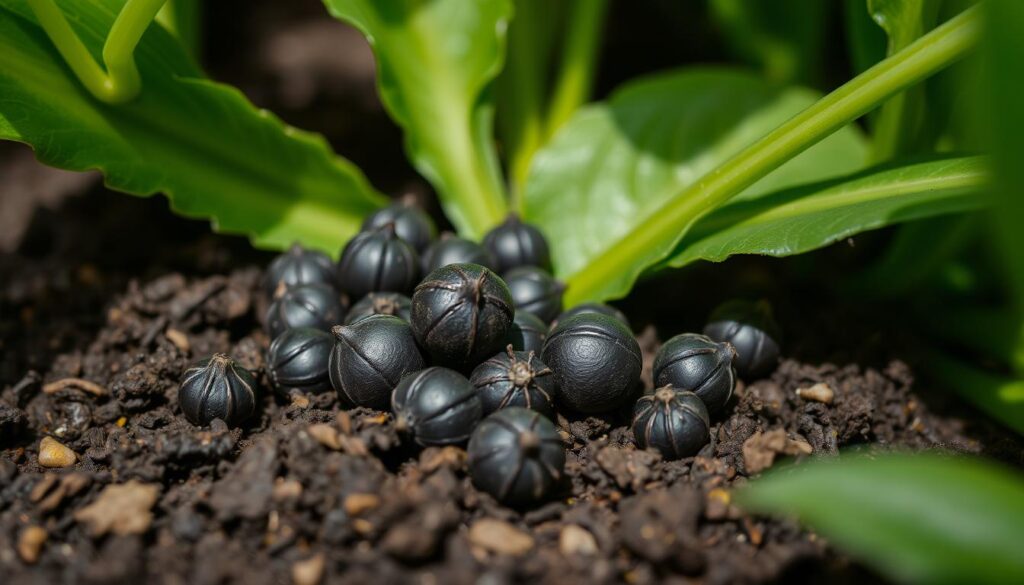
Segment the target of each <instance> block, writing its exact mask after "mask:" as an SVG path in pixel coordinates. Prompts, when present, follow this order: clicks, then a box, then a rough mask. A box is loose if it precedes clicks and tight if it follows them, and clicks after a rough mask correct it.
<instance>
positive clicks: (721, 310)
mask: <svg viewBox="0 0 1024 585" xmlns="http://www.w3.org/2000/svg"><path fill="white" fill-rule="evenodd" d="M704 335H707V336H708V337H710V338H711V339H714V340H715V341H726V342H729V343H730V344H732V346H733V347H734V348H735V349H736V359H735V360H734V364H735V366H736V372H737V373H738V374H739V375H740V377H741V378H743V379H744V380H754V379H757V378H760V377H761V376H764V375H767V374H769V373H771V372H772V370H774V369H775V367H776V366H777V365H778V364H779V353H780V348H779V340H780V339H781V336H780V335H779V326H778V325H777V324H776V323H775V319H774V318H772V308H771V305H769V304H768V303H767V302H766V301H760V302H756V303H753V302H750V301H743V300H736V301H729V302H727V303H724V304H722V305H721V306H719V307H718V308H717V309H715V311H714V312H712V314H711V318H710V319H709V320H708V324H707V325H706V326H705V327H704Z"/></svg>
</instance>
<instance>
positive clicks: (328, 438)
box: [306, 423, 341, 451]
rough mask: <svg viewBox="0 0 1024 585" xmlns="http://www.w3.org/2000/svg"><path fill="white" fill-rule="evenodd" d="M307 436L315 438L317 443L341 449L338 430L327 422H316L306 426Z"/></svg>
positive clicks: (336, 449) (335, 449)
mask: <svg viewBox="0 0 1024 585" xmlns="http://www.w3.org/2000/svg"><path fill="white" fill-rule="evenodd" d="M306 432H307V433H309V436H311V437H313V438H314V439H316V441H317V442H318V443H320V444H321V445H323V446H324V447H327V448H328V449H331V450H334V451H340V450H341V440H340V438H339V437H338V430H337V429H335V428H334V427H332V426H331V425H329V424H327V423H317V424H315V425H309V426H308V427H307V428H306Z"/></svg>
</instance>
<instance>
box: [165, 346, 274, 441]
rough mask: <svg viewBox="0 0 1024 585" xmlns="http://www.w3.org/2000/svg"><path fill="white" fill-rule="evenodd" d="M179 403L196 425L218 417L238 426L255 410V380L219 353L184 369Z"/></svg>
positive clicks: (207, 422) (187, 416)
mask: <svg viewBox="0 0 1024 585" xmlns="http://www.w3.org/2000/svg"><path fill="white" fill-rule="evenodd" d="M178 406H179V407H180V408H181V412H182V414H184V415H185V418H187V419H188V421H189V422H191V423H192V424H194V425H196V426H205V425H208V424H210V423H211V422H212V421H213V419H216V418H219V419H221V420H222V421H224V422H225V423H227V424H228V426H232V427H236V426H238V425H240V424H241V423H242V422H244V421H245V420H246V419H248V418H249V417H251V416H252V415H253V414H254V413H255V412H256V381H255V380H254V379H253V377H252V374H251V373H249V370H246V369H245V368H243V367H241V366H239V365H238V364H236V363H235V361H234V360H232V359H231V358H230V357H228V356H227V355H224V354H222V353H216V354H213V356H212V357H210V358H207V359H205V360H202V361H200V362H197V363H196V364H195V365H194V366H192V367H191V368H189V369H187V370H185V374H184V376H183V377H182V380H181V387H180V388H179V389H178Z"/></svg>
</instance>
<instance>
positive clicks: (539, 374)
mask: <svg viewBox="0 0 1024 585" xmlns="http://www.w3.org/2000/svg"><path fill="white" fill-rule="evenodd" d="M469 381H470V383H471V384H473V387H474V388H476V391H477V394H479V395H480V402H481V404H482V405H483V408H484V414H485V415H487V414H490V413H492V412H494V411H496V410H501V409H503V408H509V407H513V406H521V407H524V408H528V409H530V410H535V411H537V412H539V413H541V414H543V415H544V416H546V417H548V418H550V419H552V420H553V419H554V417H555V405H554V398H555V377H554V375H553V372H552V371H551V368H549V367H547V366H546V365H544V362H542V361H540V358H538V357H537V356H536V354H534V352H532V351H531V352H525V351H514V350H513V349H512V346H511V345H510V346H509V347H508V348H507V349H506V351H504V352H503V353H499V354H497V355H495V356H493V357H491V358H490V359H488V360H487V361H485V362H483V363H482V364H480V365H479V366H477V367H476V368H475V369H474V370H473V375H471V376H470V377H469Z"/></svg>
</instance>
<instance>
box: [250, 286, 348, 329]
mask: <svg viewBox="0 0 1024 585" xmlns="http://www.w3.org/2000/svg"><path fill="white" fill-rule="evenodd" d="M344 316H345V309H344V307H342V305H341V297H340V296H339V295H338V291H337V290H335V289H334V288H333V287H330V286H328V285H326V284H319V283H317V284H303V285H298V286H294V287H291V288H289V289H287V290H285V291H284V292H283V294H281V295H280V296H279V297H278V298H276V299H274V302H273V303H271V304H270V308H269V309H267V318H266V323H267V333H269V334H270V337H271V339H273V338H275V337H277V336H278V335H281V334H282V333H284V332H285V331H287V330H288V329H292V328H294V327H312V328H314V329H320V330H322V331H327V330H329V329H330V328H331V327H332V326H334V325H337V324H338V323H341V319H342V317H344Z"/></svg>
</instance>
